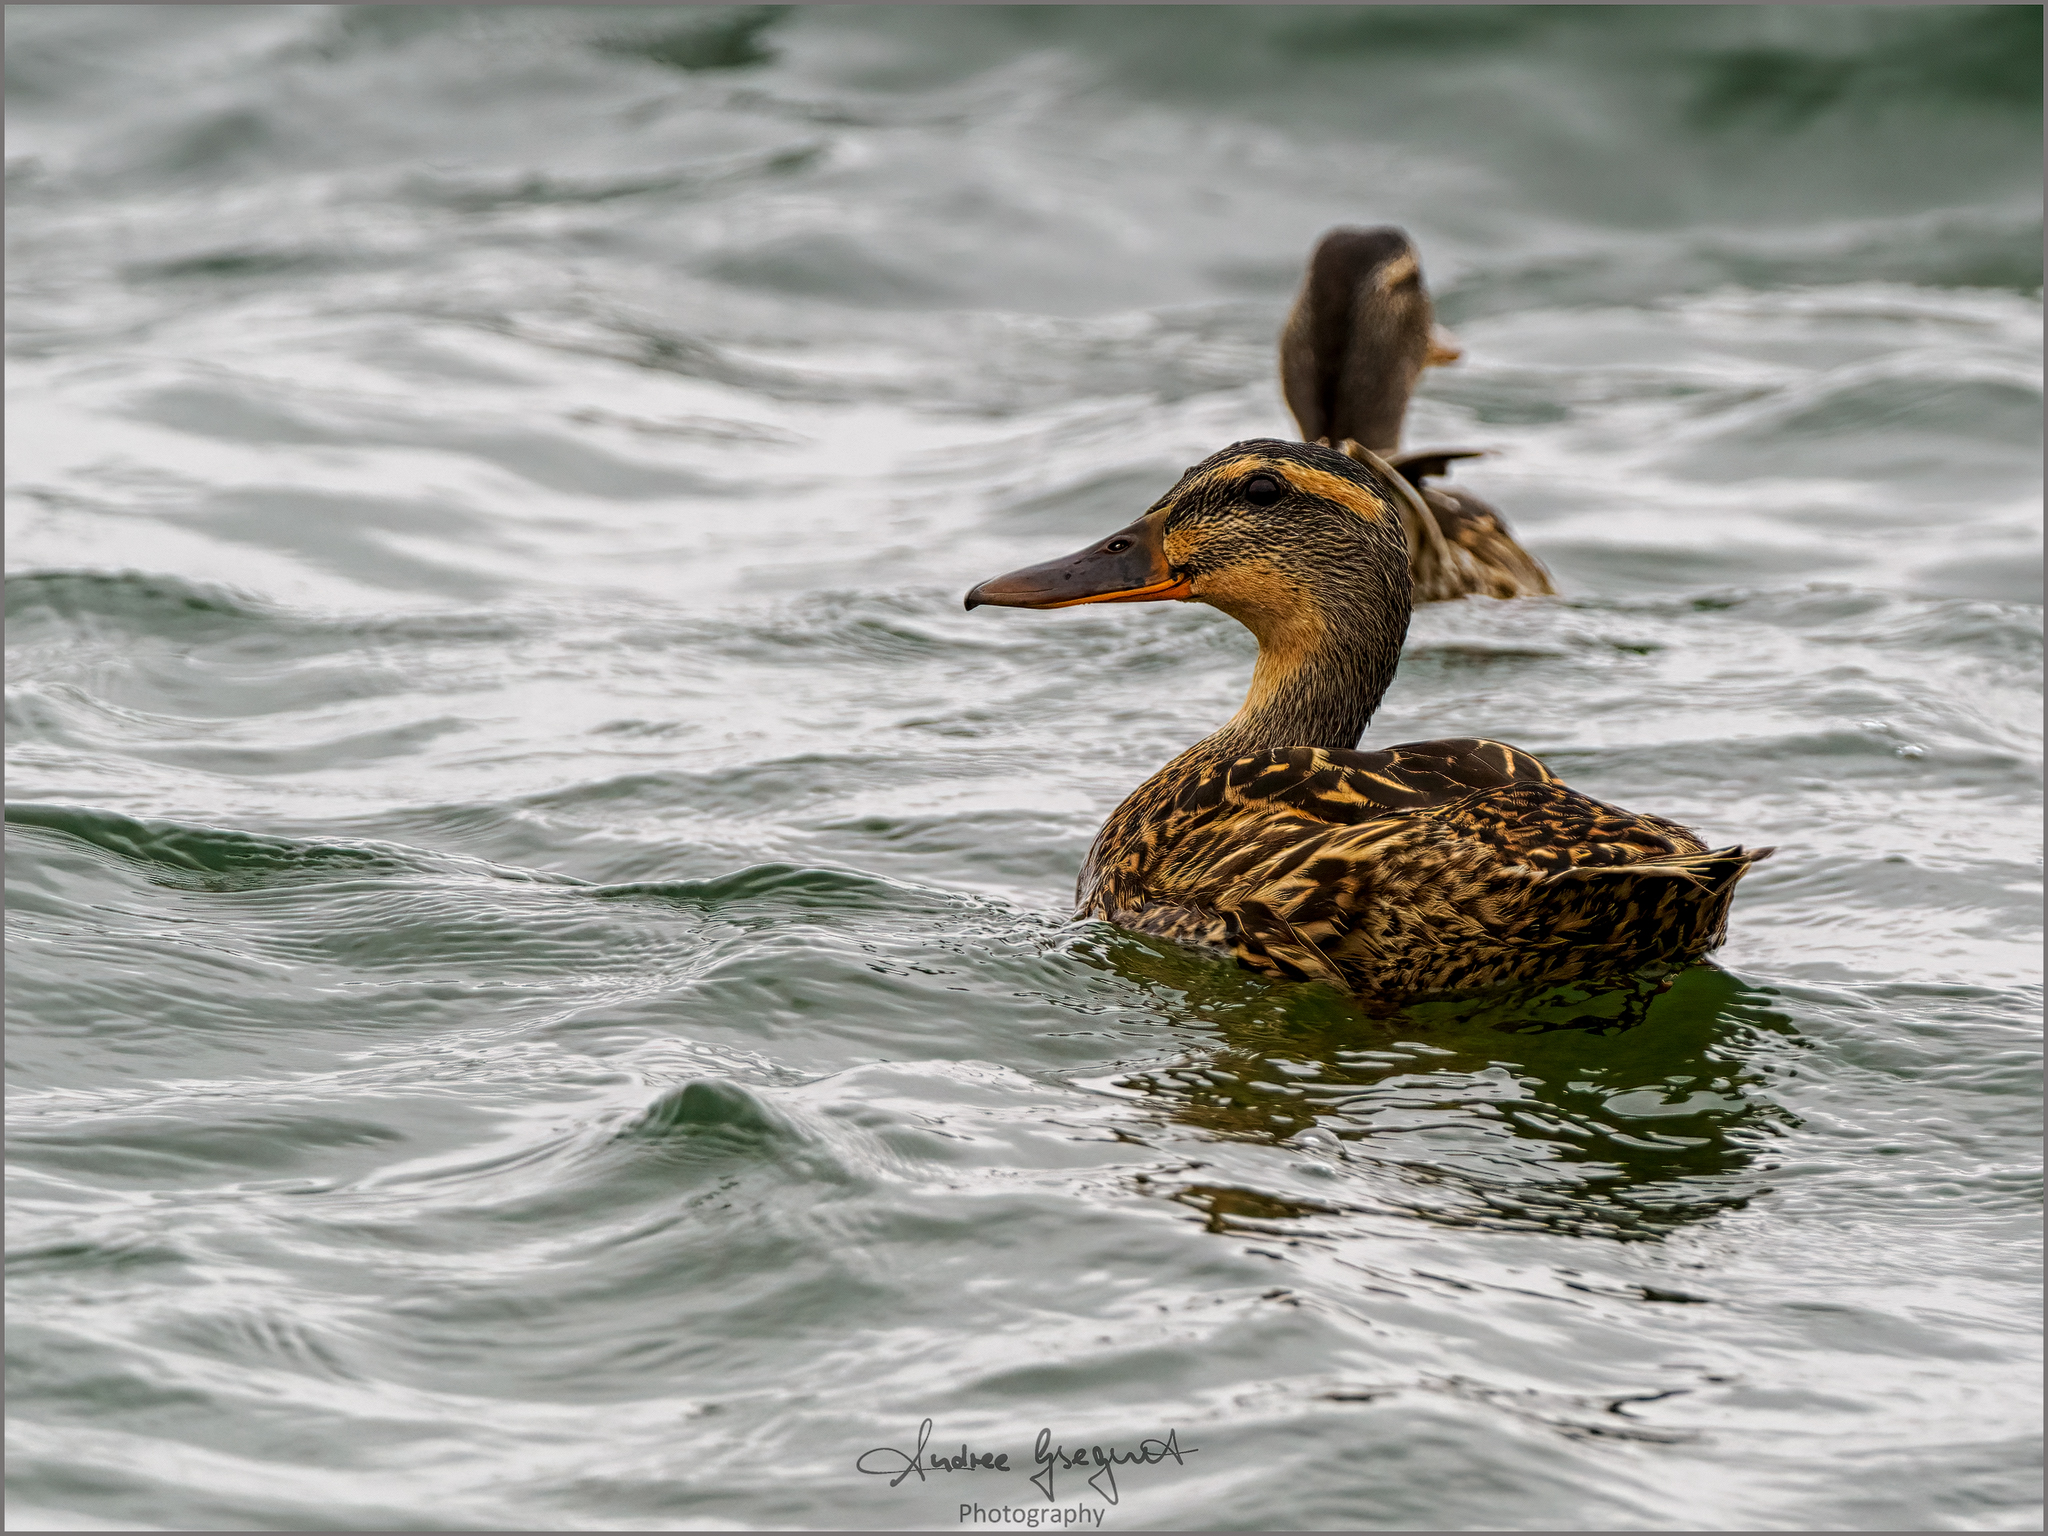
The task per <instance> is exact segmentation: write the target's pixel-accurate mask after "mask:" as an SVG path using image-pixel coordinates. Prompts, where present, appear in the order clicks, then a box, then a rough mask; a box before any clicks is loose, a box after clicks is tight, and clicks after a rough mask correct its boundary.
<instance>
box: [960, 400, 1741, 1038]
mask: <svg viewBox="0 0 2048 1536" xmlns="http://www.w3.org/2000/svg"><path fill="white" fill-rule="evenodd" d="M1398 480H1399V477H1398V476H1394V475H1391V474H1387V473H1382V472H1380V471H1377V470H1375V469H1373V468H1372V467H1371V466H1369V465H1366V464H1361V463H1359V462H1358V461H1357V460H1355V459H1352V458H1349V457H1347V456H1346V455H1344V454H1342V453H1338V452H1336V451H1335V450H1333V449H1329V448H1324V447H1319V446H1317V445H1315V444H1312V443H1282V442H1277V441H1272V440H1254V441H1251V442H1243V443H1237V444H1234V445H1233V446H1231V447H1229V448H1226V449H1224V450H1223V451H1222V452H1221V453H1218V454H1216V455H1214V456H1213V457H1211V458H1208V459H1205V460H1203V462H1201V463H1200V464H1197V465H1196V466H1195V467H1194V468H1193V469H1190V470H1189V471H1188V472H1187V473H1186V474H1185V475H1183V476H1182V477H1181V479H1180V483H1179V484H1177V485H1175V486H1174V487H1173V489H1172V490H1170V491H1168V492H1167V493H1166V495H1165V496H1163V497H1161V498H1160V499H1159V500H1158V501H1157V502H1155V503H1154V504H1153V505H1152V507H1151V508H1150V510H1148V511H1147V512H1146V513H1145V515H1144V516H1143V517H1141V518H1139V519H1138V520H1137V521H1136V522H1135V523H1132V524H1131V525H1130V526H1129V527H1128V528H1125V529H1123V530H1122V531H1121V532H1119V533H1116V534H1113V535H1112V536H1110V537H1109V538H1107V539H1105V540H1103V541H1102V542H1101V543H1098V544H1094V545H1091V546H1090V547H1089V548H1087V549H1084V550H1082V551H1080V552H1079V553H1078V554H1074V555H1069V556H1067V557H1066V558H1065V559H1061V560H1052V561H1048V562H1047V563H1045V564H1043V565H1034V566H1031V567H1029V568H1027V569H1025V570H1021V571H1013V572H1012V573H1011V574H1009V575H1007V576H999V577H997V578H996V579H995V580H993V581H987V582H983V583H982V584H981V585H980V586H978V587H976V588H975V589H974V590H973V591H971V592H969V593H968V594H967V606H968V607H969V608H975V607H979V606H980V605H982V604H984V603H991V604H997V605H1000V606H1003V607H1009V608H1070V607H1073V606H1075V605H1077V604H1080V603H1140V602H1158V601H1163V600H1165V599H1167V598H1177V599H1180V600H1181V601H1184V602H1200V603H1208V604H1210V605H1211V606H1213V607H1217V608H1221V609H1222V610H1223V611H1224V612H1225V613H1227V614H1229V615H1230V616H1231V617H1232V618H1234V619H1236V620H1238V621H1239V622H1240V623H1242V624H1243V625H1244V626H1245V627H1246V628H1248V629H1249V630H1251V632H1252V633H1253V634H1254V635H1256V636H1257V637H1258V641H1259V659H1258V664H1257V666H1256V667H1255V668H1254V670H1253V672H1252V684H1251V692H1250V693H1249V694H1248V695H1247V696H1246V698H1245V701H1244V707H1243V708H1242V709H1240V710H1239V711H1238V712H1237V714H1236V715H1235V716H1233V717H1232V718H1231V720H1230V722H1229V724H1227V725H1225V726H1224V727H1223V728H1222V729H1221V730H1219V731H1216V732H1215V733H1214V734H1212V735H1210V736H1207V737H1205V738H1203V739H1202V740H1201V741H1199V742H1197V743H1196V744H1195V745H1194V746H1192V747H1190V748H1188V750H1187V751H1185V752H1183V753H1181V754H1180V756H1178V757H1176V758H1175V759H1174V760H1173V761H1172V762H1170V763H1168V764H1167V765H1166V766H1165V767H1164V768H1162V769H1160V770H1159V772H1157V773H1155V774H1154V775H1153V776H1152V777H1151V778H1149V779H1147V780H1146V781H1145V782H1144V783H1143V784H1142V785H1140V786H1139V787H1138V789H1137V791H1136V792H1135V793H1134V794H1132V795H1131V796H1130V798H1129V799H1127V800H1125V801H1124V803H1123V804H1122V805H1120V806H1118V807H1117V809H1116V813H1115V814H1114V815H1112V816H1111V817H1110V818H1109V820H1108V821H1107V822H1106V823H1105V824H1104V825H1103V828H1102V831H1101V832H1100V833H1099V834H1098V835H1097V836H1096V839H1095V845H1094V847H1093V848H1092V849H1090V850H1089V853H1088V861H1087V864H1086V865H1085V866H1084V867H1083V869H1082V871H1081V879H1080V884H1079V888H1078V890H1077V893H1076V895H1077V900H1078V904H1079V915H1080V916H1083V917H1098V918H1104V919H1107V920H1108V921H1110V922H1113V923H1117V924H1120V925H1121V926H1123V927H1126V928H1135V929H1138V930H1139V931H1141V932H1144V933H1153V934H1159V935H1162V936H1164V937H1167V938H1173V939H1180V940H1183V941H1187V942H1193V943H1198V944H1207V945H1213V946H1215V947H1217V948H1220V949H1222V950H1225V951H1227V952H1228V953H1230V954H1232V955H1234V956H1236V957H1237V959H1238V961H1239V963H1241V964H1243V965H1245V966H1247V967H1249V968H1250V969H1252V970H1255V971H1260V972H1263V973H1265V974H1266V975H1268V976H1272V977H1275V978H1280V979H1286V980H1292V981H1300V980H1307V979H1313V980H1320V981H1326V982H1330V983H1332V984H1334V985H1336V986H1339V987H1342V988H1345V989H1346V990H1347V991H1350V992H1351V993H1353V994H1355V995H1356V996H1357V997H1359V998H1360V999H1361V1000H1363V1001H1365V1002H1366V1003H1367V1004H1368V1006H1373V1007H1376V1008H1385V1007H1393V1006H1398V1005H1399V1004H1400V1003H1401V1002H1403V1001H1409V1000H1415V999H1419V998H1425V997H1441V996H1455V995H1460V994H1466V993H1472V992H1478V991H1485V990H1492V989H1496V988H1503V987H1519V986H1542V985H1548V984H1551V983H1557V982H1566V981H1577V980H1593V981H1602V980H1607V979H1613V980H1615V981H1616V982H1617V983H1618V982H1620V981H1621V980H1623V979H1625V978H1627V977H1629V976H1631V975H1632V974H1634V973H1637V972H1640V971H1643V970H1644V969H1645V968H1651V967H1672V966H1678V965H1683V964H1686V963H1688V962H1691V961H1695V960H1698V959H1699V958H1700V957H1701V956H1703V955H1704V954H1705V953H1706V952H1707V951H1708V950H1710V949H1713V948H1714V947H1715V946H1717V945H1718V944H1720V943H1721V941H1722V939H1723V937H1724V935H1725V930H1726V924H1727V915H1728V903H1729V899H1730V897H1731V896H1732V894H1733V892H1734V889H1735V882H1736V881H1737V880H1739V879H1740V878H1741V876H1742V873H1743V871H1744V870H1746V869H1747V868H1748V867H1749V866H1750V864H1751V863H1753V862H1754V861H1755V860H1757V859H1759V858H1762V857H1763V856H1764V854H1765V853H1766V852H1768V851H1769V850H1760V851H1758V852H1754V853H1749V852H1745V851H1744V850H1743V849H1741V848H1739V847H1736V848H1720V849H1716V850H1714V851H1712V852H1709V851H1707V849H1706V848H1705V846H1704V845H1703V844H1702V843H1701V842H1700V840H1699V839H1698V838H1696V837H1694V836H1693V835H1692V833H1690V832H1688V831H1687V830H1686V829H1685V828H1683V827H1681V826H1678V825H1677V824H1675V823H1673V822H1669V821H1665V820H1662V819H1660V818H1658V817H1654V816H1638V815H1635V814H1633V813H1632V812H1629V811H1623V810H1619V809H1617V808H1616V807H1614V806H1611V805H1604V804H1602V803H1601V802H1600V801H1598V800H1593V799H1589V798H1588V797H1586V796H1585V795H1582V794H1579V793H1578V792H1576V791H1575V790H1571V789H1567V788H1566V787H1565V786H1564V785H1563V784H1561V783H1559V782H1558V781H1557V779H1555V778H1554V777H1553V776H1552V775H1551V773H1550V772H1549V770H1548V769H1546V768H1545V767H1544V766H1543V765H1542V764H1541V763H1539V762H1537V761H1536V759H1535V758H1533V757H1530V756H1529V755H1528V754H1527V753H1525V752H1518V751H1516V750H1515V749H1514V748H1513V747H1506V746H1502V745H1501V744H1500V743H1499V742H1494V741H1478V740H1463V739H1461V740H1454V741H1425V742H1417V743H1414V744H1412V745H1408V746H1399V747H1389V748H1387V749H1385V750H1384V751H1379V752H1358V751H1354V750H1353V748H1354V747H1355V746H1356V745H1357V742H1358V738H1359V734H1360V733H1361V732H1362V731H1363V730H1364V729H1365V726H1366V724H1367V722H1368V721H1370V720H1371V719H1372V714H1373V710H1374V709H1376V708H1377V707H1378V705H1379V702H1380V697H1381V695H1383V694H1384V693H1385V692H1386V690H1387V685H1388V683H1390V682H1391V681H1392V680H1393V676H1394V667H1395V665H1396V663H1397V661H1398V660H1399V658H1400V654H1401V641H1402V638H1403V636H1404V635H1405V634H1406V632H1407V628H1408V612H1409V575H1408V546H1407V541H1406V539H1405V538H1404V537H1403V534H1402V525H1401V519H1400V514H1399V512H1398V510H1397V505H1398V503H1397V499H1396V497H1397V492H1396V489H1395V487H1396V485H1397V483H1398Z"/></svg>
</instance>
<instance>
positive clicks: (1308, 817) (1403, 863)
mask: <svg viewBox="0 0 2048 1536" xmlns="http://www.w3.org/2000/svg"><path fill="white" fill-rule="evenodd" d="M1761 856H1762V855H1761V854H1749V853H1744V852H1743V851H1742V850H1741V849H1724V850H1721V851H1719V852H1716V853H1709V852H1707V851H1706V849H1705V848H1704V847H1703V846H1702V845H1701V843H1700V841H1699V840H1698V839H1697V838H1695V837H1694V836H1693V835H1692V834H1691V833H1689V832H1687V831H1686V830H1685V829H1684V828H1682V827H1679V826H1677V825H1676V824H1674V823H1672V822H1668V821H1663V820H1661V819H1659V818H1655V817H1647V816H1637V815H1634V814H1631V813H1630V812H1627V811H1623V810H1619V809H1617V808H1615V807H1614V806H1610V805H1606V804H1603V803H1602V802H1600V801H1598V800H1594V799H1591V798H1589V797H1587V796H1585V795H1581V794H1579V793H1578V792H1577V791H1575V790H1572V789H1569V788H1567V787H1566V786H1564V785H1563V784H1560V783H1559V782H1558V781H1557V780H1556V779H1555V778H1554V777H1553V776H1552V775H1551V774H1550V773H1549V772H1548V771H1547V770H1546V769H1545V768H1544V767H1543V765H1542V764H1541V763H1539V762H1537V761H1536V760H1535V759H1534V758H1532V757H1530V756H1529V755H1528V754H1527V753H1524V752H1518V751H1516V750H1515V749H1514V748H1512V747H1508V746H1503V745H1502V744H1500V743H1499V742H1491V741H1480V740H1471V739H1466V740H1454V741H1431V742H1416V743H1412V744H1409V745H1405V746H1398V747H1391V748H1388V749H1386V750H1384V751H1380V752H1349V751H1341V750H1335V751H1333V750H1326V749H1320V748H1306V747H1295V748H1281V749H1276V750H1273V751H1269V752H1265V753H1260V754H1255V755H1252V756H1248V757H1241V758H1237V759H1235V760H1233V761H1230V762H1227V763H1220V764H1216V765H1213V766H1211V767H1208V768H1207V769H1206V770H1202V769H1194V768H1193V767H1192V765H1191V770H1190V771H1186V772H1182V773H1173V772H1172V771H1171V770H1169V771H1168V772H1167V773H1162V774H1161V775H1159V776H1158V777H1156V778H1155V779H1153V780H1152V781H1150V782H1149V783H1147V784H1146V785H1144V786H1142V787H1141V788H1140V789H1139V791H1138V792H1137V793H1136V794H1134V795H1133V796H1132V797H1131V798H1130V799H1129V800H1127V801H1126V802H1125V803H1124V805H1123V806H1122V807H1120V808H1119V809H1118V811H1117V812H1116V814H1115V815H1114V816H1112V817H1111V819H1110V821H1109V823H1108V824H1107V825H1105V826H1104V828H1103V830H1102V834H1101V836H1100V837H1099V838H1098V839H1097V841H1096V845H1095V850H1094V852H1092V853H1091V855H1090V858H1089V863H1088V866H1087V868H1086V869H1085V870H1084V871H1083V874H1082V879H1081V888H1080V891H1079V893H1078V894H1079V898H1080V908H1081V911H1082V913H1083V914H1084V915H1088V916H1095V917H1102V918H1106V919H1108V920H1110V921H1112V922H1115V923H1118V924H1120V925H1122V926H1124V927H1128V928H1135V929H1138V930H1140V931H1142V932H1146V933H1154V934H1158V935H1160V936H1162V937H1166V938H1174V939H1179V940H1182V941H1185V942H1192V943H1198V944H1205V945H1210V946H1214V947H1216V948H1219V949H1222V950H1225V951H1227V952H1229V953H1230V954H1232V955H1233V956H1235V957H1236V958H1237V959H1238V961H1239V962H1240V963H1241V964H1243V965H1245V966H1247V967H1249V968H1250V969H1252V970H1256V971H1260V972H1262V973H1264V974H1266V975H1268V976H1272V977H1274V978H1275V979H1280V980H1293V981H1301V980H1321V981H1326V982H1329V983H1331V984H1333V985H1336V986H1340V987H1342V988H1344V989H1345V990H1346V991H1349V992H1352V993H1354V994H1356V995H1357V996H1359V997H1360V998H1361V999H1363V1000H1365V1001H1367V1002H1369V1003H1381V1004H1394V1003H1397V1002H1399V1001H1401V1000H1404V999H1414V998H1418V997H1432V996H1445V995H1455V994H1461V993H1470V992H1479V991H1486V990H1491V989H1494V988H1500V987H1507V986H1513V985H1519V984H1534V983H1542V984H1546V985H1547V984H1550V983H1555V982H1562V981H1573V980H1581V979H1595V980H1599V979H1613V980H1620V979H1622V978H1624V977H1626V976H1628V975H1630V974H1632V973H1634V972H1636V971H1638V970H1641V969H1642V968H1644V967H1646V966H1652V965H1660V966H1675V965H1680V964H1684V963H1687V962H1690V961H1693V960H1697V959H1699V958H1700V957H1701V956H1702V955H1704V954H1705V953H1706V952H1707V951H1708V950H1710V949H1712V948H1714V947H1715V946H1716V945H1718V944H1719V943H1720V942H1721V940H1722V937H1723V934H1724V929H1725V925H1726V920H1727V911H1728V903H1729V899H1730V897H1731V895H1732V893H1733V890H1734V885H1735V881H1736V879H1737V878H1738V877H1739V876H1740V875H1741V873H1742V871H1743V870H1744V869H1745V868H1746V867H1747V866H1748V864H1749V863H1751V862H1752V861H1753V860H1754V859H1755V858H1758V857H1761Z"/></svg>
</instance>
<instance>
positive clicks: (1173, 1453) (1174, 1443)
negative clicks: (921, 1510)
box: [853, 1419, 1201, 1504]
mask: <svg viewBox="0 0 2048 1536" xmlns="http://www.w3.org/2000/svg"><path fill="white" fill-rule="evenodd" d="M931 1438H932V1421H931V1420H930V1419H926V1420H925V1421H924V1422H923V1423H922V1424H920V1425H918V1426H917V1449H916V1450H915V1451H902V1450H898V1449H897V1448H896V1447H894V1446H887V1445H884V1446H877V1447H876V1448H875V1449H874V1450H872V1451H863V1452H861V1454H860V1459H859V1460H857V1461H856V1462H854V1464H853V1465H854V1470H855V1471H858V1472H864V1473H866V1474H867V1475H868V1476H870V1477H887V1478H888V1479H889V1486H890V1487H891V1488H895V1487H898V1486H899V1485H901V1483H902V1482H903V1480H904V1479H905V1478H906V1477H909V1476H910V1475H911V1474H912V1473H916V1474H917V1480H918V1481H919V1482H920V1483H921V1482H923V1481H924V1480H925V1474H926V1473H927V1472H1009V1471H1012V1470H1017V1471H1021V1470H1023V1469H1022V1468H1015V1469H1013V1468H1012V1467H1011V1466H1010V1453H1009V1452H1008V1451H993V1452H992V1451H974V1450H970V1449H969V1448H968V1447H967V1444H966V1443H965V1442H964V1441H963V1442H962V1443H961V1446H960V1451H959V1454H958V1455H950V1456H949V1455H947V1454H946V1453H945V1452H943V1451H928V1450H926V1447H927V1446H928V1445H929V1444H930V1443H931ZM1200 1449H1201V1447H1200V1446H1195V1445H1182V1444H1181V1443H1180V1431H1178V1430H1172V1429H1170V1430H1168V1431H1167V1432H1166V1438H1165V1439H1163V1440H1161V1439H1157V1438H1153V1439H1146V1440H1140V1441H1139V1442H1138V1446H1137V1449H1136V1450H1129V1451H1127V1450H1122V1449H1120V1448H1119V1447H1117V1446H1115V1445H1108V1446H1104V1445H1083V1446H1078V1447H1075V1448H1074V1449H1072V1450H1069V1449H1068V1448H1067V1447H1066V1446H1065V1445H1063V1444H1055V1443H1054V1442H1053V1438H1052V1431H1051V1430H1050V1429H1041V1430H1040V1431H1039V1432H1038V1439H1037V1441H1036V1442H1035V1443H1034V1444H1033V1446H1032V1448H1031V1459H1032V1461H1033V1462H1034V1463H1035V1464H1036V1465H1037V1467H1038V1470H1037V1471H1036V1472H1034V1473H1033V1474H1032V1475H1031V1481H1032V1482H1033V1483H1034V1484H1035V1485H1036V1486H1037V1487H1038V1490H1039V1491H1040V1492H1041V1493H1043V1494H1044V1495H1045V1496H1046V1499H1047V1500H1048V1501H1051V1500H1053V1499H1054V1498H1055V1497H1056V1495H1055V1494H1054V1492H1053V1479H1054V1478H1055V1477H1056V1476H1057V1475H1058V1474H1059V1473H1061V1472H1070V1471H1073V1470H1075V1469H1077V1468H1079V1469H1085V1468H1088V1467H1093V1468H1094V1469H1095V1473H1094V1475H1093V1476H1092V1477H1090V1478H1089V1479H1088V1486H1089V1487H1090V1488H1093V1489H1094V1490H1095V1491H1096V1492H1097V1493H1099V1494H1101V1495H1102V1497H1103V1498H1104V1499H1105V1500H1106V1501H1108V1502H1109V1503H1111V1504H1114V1503H1116V1502H1117V1486H1116V1469H1117V1468H1118V1467H1131V1466H1144V1467H1151V1466H1157V1465H1158V1464H1159V1463H1160V1462H1162V1461H1168V1460H1170V1461H1172V1462H1173V1464H1174V1465H1175V1466H1181V1467H1184V1466H1186V1465H1187V1462H1186V1460H1185V1459H1184V1458H1186V1457H1189V1456H1193V1455H1195V1454H1196V1453H1197V1452H1198V1451H1199V1450H1200ZM870 1463H872V1465H870ZM892 1474H893V1475H892Z"/></svg>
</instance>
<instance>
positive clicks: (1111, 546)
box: [1102, 539, 1131, 555]
mask: <svg viewBox="0 0 2048 1536" xmlns="http://www.w3.org/2000/svg"><path fill="white" fill-rule="evenodd" d="M1102 547H1103V548H1104V549H1105V550H1107V551H1108V552H1109V553H1110V554H1112V555H1116V554H1122V553H1123V552H1124V551H1125V550H1127V549H1129V548H1130V547H1131V541H1130V540H1129V539H1111V540H1110V541H1109V542H1108V543H1107V544H1105V545H1103V546H1102Z"/></svg>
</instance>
